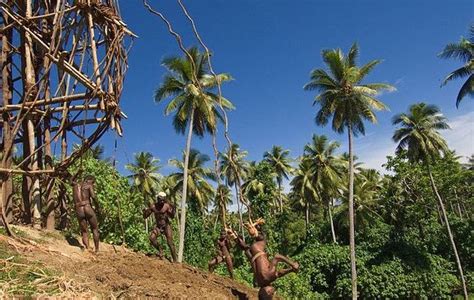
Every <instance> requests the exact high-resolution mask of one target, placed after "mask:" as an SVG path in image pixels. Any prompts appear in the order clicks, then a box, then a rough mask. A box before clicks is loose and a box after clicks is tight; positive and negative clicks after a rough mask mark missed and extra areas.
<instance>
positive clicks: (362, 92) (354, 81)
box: [304, 43, 394, 299]
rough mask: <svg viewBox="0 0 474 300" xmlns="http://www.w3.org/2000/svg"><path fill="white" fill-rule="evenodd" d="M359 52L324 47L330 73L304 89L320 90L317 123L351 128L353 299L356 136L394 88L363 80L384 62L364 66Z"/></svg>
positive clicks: (315, 76) (318, 74) (315, 75)
mask: <svg viewBox="0 0 474 300" xmlns="http://www.w3.org/2000/svg"><path fill="white" fill-rule="evenodd" d="M358 53H359V49H358V47H357V44H355V43H354V44H353V45H352V47H351V49H350V50H349V52H348V54H347V55H344V54H343V53H342V50H341V49H334V50H323V52H322V57H323V60H324V62H325V63H326V65H327V68H328V71H329V73H328V72H327V71H326V70H324V69H315V70H313V71H312V72H311V81H310V82H308V83H307V84H306V85H305V86H304V89H305V90H308V91H312V90H317V91H319V92H320V94H319V95H318V96H316V98H315V100H314V103H313V104H319V106H320V109H319V111H318V113H317V114H316V118H315V120H316V124H318V125H326V124H327V123H328V122H329V119H330V118H331V117H332V128H333V130H334V131H336V132H338V133H343V132H344V131H345V130H347V134H348V141H349V218H350V220H349V223H350V226H349V228H350V229H349V235H350V237H349V241H350V249H351V277H352V298H353V299H355V298H357V272H356V261H355V238H354V207H353V200H354V199H353V196H354V194H353V193H354V189H353V186H354V168H353V160H352V156H353V150H352V147H353V141H352V138H353V136H354V135H355V136H357V135H358V134H359V133H360V134H365V127H364V121H365V120H367V121H370V122H372V123H375V122H376V121H377V118H376V116H375V113H374V110H385V109H387V107H386V106H385V104H383V103H382V102H381V101H380V100H378V99H376V98H375V97H376V96H377V95H378V94H379V92H380V91H382V90H394V88H393V87H392V86H391V85H389V84H385V83H366V84H363V83H362V81H363V80H364V79H365V77H366V76H367V75H368V74H369V73H370V71H372V70H373V69H374V67H375V66H377V65H378V64H379V63H380V60H373V61H371V62H369V63H367V64H365V65H363V66H362V67H358V66H357V65H356V59H357V56H358Z"/></svg>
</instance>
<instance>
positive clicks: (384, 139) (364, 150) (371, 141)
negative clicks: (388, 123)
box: [355, 132, 396, 172]
mask: <svg viewBox="0 0 474 300" xmlns="http://www.w3.org/2000/svg"><path fill="white" fill-rule="evenodd" d="M395 147H396V145H395V144H394V143H393V142H392V136H391V132H390V133H383V132H382V133H372V134H370V133H369V134H367V135H366V136H362V137H359V138H357V139H356V140H355V154H356V155H357V156H358V157H359V161H360V162H363V163H364V165H365V167H367V168H372V169H376V170H378V171H381V172H384V171H385V169H384V168H383V167H382V165H383V164H384V163H385V162H386V161H387V156H388V155H394V152H395Z"/></svg>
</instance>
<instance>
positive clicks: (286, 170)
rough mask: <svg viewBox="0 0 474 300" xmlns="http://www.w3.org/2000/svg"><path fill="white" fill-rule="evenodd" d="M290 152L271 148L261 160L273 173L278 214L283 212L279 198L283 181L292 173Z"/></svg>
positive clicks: (280, 197) (280, 198) (278, 147)
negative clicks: (278, 208)
mask: <svg viewBox="0 0 474 300" xmlns="http://www.w3.org/2000/svg"><path fill="white" fill-rule="evenodd" d="M289 154H290V150H283V148H282V147H280V146H273V147H272V149H271V150H270V151H267V152H265V153H264V154H263V159H264V160H265V161H267V162H268V163H269V164H270V166H271V167H272V168H273V170H274V172H275V178H276V182H277V184H278V202H279V207H280V212H282V211H283V200H282V196H281V185H282V183H283V179H288V175H290V174H291V173H292V172H293V167H292V166H291V159H290V158H289V157H288V155H289Z"/></svg>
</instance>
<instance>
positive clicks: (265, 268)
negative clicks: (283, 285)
mask: <svg viewBox="0 0 474 300" xmlns="http://www.w3.org/2000/svg"><path fill="white" fill-rule="evenodd" d="M263 223H264V220H263V219H258V220H257V221H255V222H254V223H247V224H245V225H246V228H247V231H248V233H249V235H250V236H251V237H252V238H253V239H254V242H253V244H252V245H250V246H249V245H247V244H246V243H245V240H244V238H243V237H242V236H237V234H236V233H235V232H234V231H232V230H229V231H228V232H229V234H230V235H231V236H233V237H234V238H235V239H236V240H237V245H239V247H240V248H241V249H242V250H243V251H244V252H245V253H246V256H247V258H248V259H249V260H250V264H251V265H252V270H253V272H254V276H255V279H256V281H257V285H258V286H259V287H260V290H259V291H258V299H260V300H267V299H273V295H274V294H275V288H274V287H273V286H272V283H273V282H274V281H275V280H277V279H278V278H280V277H282V276H284V275H286V274H288V273H290V272H298V269H299V264H298V263H297V262H294V261H292V260H290V259H289V258H287V257H286V256H283V255H280V254H275V257H273V259H272V261H270V260H269V258H268V254H267V253H266V252H265V247H266V244H267V241H266V238H265V235H264V234H263V232H262V231H261V228H260V225H262V224H263ZM279 262H284V263H286V264H287V265H288V266H289V268H286V269H281V270H278V269H277V265H278V263H279Z"/></svg>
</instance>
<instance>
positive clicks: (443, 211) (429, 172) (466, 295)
mask: <svg viewBox="0 0 474 300" xmlns="http://www.w3.org/2000/svg"><path fill="white" fill-rule="evenodd" d="M427 168H428V174H429V176H430V182H431V188H432V189H433V193H434V194H435V195H436V198H438V203H439V206H440V208H441V212H442V214H443V219H444V223H445V225H446V229H447V231H448V236H449V241H450V242H451V246H452V247H453V252H454V257H455V258H456V264H457V266H458V271H459V275H460V276H461V283H462V289H463V293H464V299H468V294H467V288H466V280H465V279H464V273H463V271H462V265H461V260H460V259H459V254H458V250H457V248H456V243H455V242H454V237H453V233H452V232H451V227H450V226H449V221H448V215H447V214H446V209H445V208H444V203H443V199H442V198H441V196H440V194H439V193H438V189H437V187H436V184H435V181H434V179H433V174H432V173H431V166H430V164H429V163H427Z"/></svg>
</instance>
